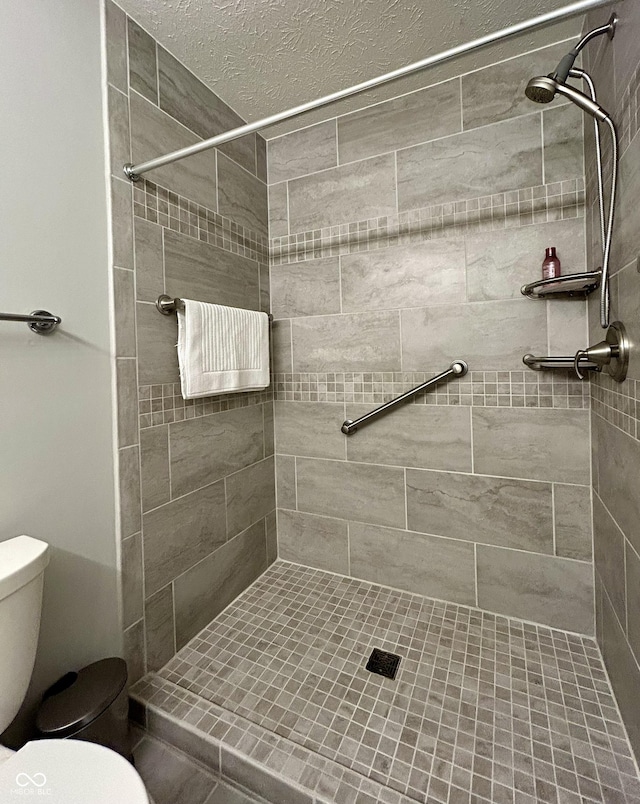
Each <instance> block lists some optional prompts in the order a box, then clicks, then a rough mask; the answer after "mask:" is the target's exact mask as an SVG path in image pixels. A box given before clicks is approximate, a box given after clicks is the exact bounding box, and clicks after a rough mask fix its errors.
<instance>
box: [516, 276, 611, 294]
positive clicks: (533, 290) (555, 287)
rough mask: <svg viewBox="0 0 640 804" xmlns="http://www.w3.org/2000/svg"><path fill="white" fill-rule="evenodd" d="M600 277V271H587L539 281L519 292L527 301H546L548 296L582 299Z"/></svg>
mask: <svg viewBox="0 0 640 804" xmlns="http://www.w3.org/2000/svg"><path fill="white" fill-rule="evenodd" d="M601 275H602V272H601V271H588V272H587V273H582V274H566V275H565V276H558V277H556V278H555V279H540V280H538V281H537V282H531V283H530V284H528V285H523V286H522V287H521V288H520V292H521V293H522V295H523V296H527V297H528V298H529V299H546V298H547V297H549V296H557V297H558V298H571V297H573V298H580V299H584V298H586V297H587V296H588V295H589V294H590V293H593V291H594V290H595V289H596V288H597V287H598V285H599V284H600V277H601Z"/></svg>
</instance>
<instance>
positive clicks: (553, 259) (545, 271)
mask: <svg viewBox="0 0 640 804" xmlns="http://www.w3.org/2000/svg"><path fill="white" fill-rule="evenodd" d="M558 276H560V260H559V259H558V257H557V256H556V250H555V247H554V246H550V247H549V248H548V249H547V251H546V255H545V258H544V260H543V261H542V278H543V279H555V278H556V277H558Z"/></svg>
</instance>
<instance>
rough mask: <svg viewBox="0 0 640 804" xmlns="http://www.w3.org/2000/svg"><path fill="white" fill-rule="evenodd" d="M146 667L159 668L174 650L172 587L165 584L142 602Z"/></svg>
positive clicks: (150, 668)
mask: <svg viewBox="0 0 640 804" xmlns="http://www.w3.org/2000/svg"><path fill="white" fill-rule="evenodd" d="M144 624H145V634H146V639H147V668H148V669H149V670H159V669H160V668H161V667H162V666H163V665H165V664H166V663H167V662H168V661H169V659H170V658H171V657H172V656H173V655H174V653H175V652H176V644H175V633H174V630H175V628H174V621H173V589H172V587H171V584H167V585H166V586H165V587H164V588H163V589H160V590H159V591H158V592H156V593H155V595H152V596H151V597H150V598H148V599H147V600H146V601H145V604H144Z"/></svg>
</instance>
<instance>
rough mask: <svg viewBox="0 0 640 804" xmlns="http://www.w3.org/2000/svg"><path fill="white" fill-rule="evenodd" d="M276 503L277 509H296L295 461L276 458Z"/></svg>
mask: <svg viewBox="0 0 640 804" xmlns="http://www.w3.org/2000/svg"><path fill="white" fill-rule="evenodd" d="M276 502H277V504H278V508H294V509H295V508H296V459H295V458H292V457H291V456H290V455H277V456H276Z"/></svg>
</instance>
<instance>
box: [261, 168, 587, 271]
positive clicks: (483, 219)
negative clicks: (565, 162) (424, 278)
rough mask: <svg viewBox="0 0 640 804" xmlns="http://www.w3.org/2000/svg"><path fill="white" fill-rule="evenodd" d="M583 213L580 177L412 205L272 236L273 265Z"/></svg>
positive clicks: (579, 215)
mask: <svg viewBox="0 0 640 804" xmlns="http://www.w3.org/2000/svg"><path fill="white" fill-rule="evenodd" d="M582 217H584V179H583V178H577V179H570V180H567V181H562V182H555V183H553V184H546V185H540V186H537V187H526V188H524V189H521V190H512V191H510V192H506V193H497V194H496V195H487V196H482V197H480V198H472V199H467V200H464V201H455V202H451V203H448V204H438V205H435V206H429V207H424V208H423V209H414V210H411V211H409V212H400V213H398V214H397V215H389V216H387V217H383V218H371V219H369V220H363V221H356V222H352V223H343V224H340V225H337V226H330V227H325V228H323V229H316V230H314V231H309V232H299V233H297V234H291V235H289V236H287V237H275V238H272V239H271V241H270V243H271V249H270V250H271V261H272V265H282V264H285V263H289V262H298V261H302V260H314V259H318V258H319V257H330V256H336V255H340V254H353V253H356V252H361V251H373V250H374V249H379V248H389V247H391V246H399V245H407V244H409V243H418V242H422V241H424V240H431V239H435V238H442V237H461V236H464V235H466V234H475V233H478V232H486V231H494V230H497V229H511V228H516V227H519V226H529V225H531V224H535V223H547V222H548V221H557V220H564V219H567V218H582Z"/></svg>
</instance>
